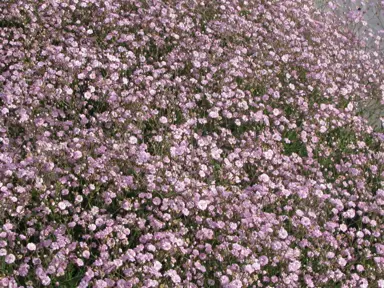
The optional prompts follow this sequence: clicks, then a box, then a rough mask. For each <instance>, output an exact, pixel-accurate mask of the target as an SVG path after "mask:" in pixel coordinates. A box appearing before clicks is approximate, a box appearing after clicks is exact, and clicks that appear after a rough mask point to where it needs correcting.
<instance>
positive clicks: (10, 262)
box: [5, 254, 16, 264]
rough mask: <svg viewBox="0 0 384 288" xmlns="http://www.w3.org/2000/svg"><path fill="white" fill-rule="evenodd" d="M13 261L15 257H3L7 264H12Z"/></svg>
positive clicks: (10, 255) (11, 255) (9, 255)
mask: <svg viewBox="0 0 384 288" xmlns="http://www.w3.org/2000/svg"><path fill="white" fill-rule="evenodd" d="M15 260H16V257H15V255H13V254H8V255H7V256H5V263H7V264H12V263H14V262H15Z"/></svg>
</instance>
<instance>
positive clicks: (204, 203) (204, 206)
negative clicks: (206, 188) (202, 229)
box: [197, 200, 209, 210]
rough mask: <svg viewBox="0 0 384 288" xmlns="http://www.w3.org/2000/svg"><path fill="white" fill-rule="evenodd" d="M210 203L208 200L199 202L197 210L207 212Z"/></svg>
mask: <svg viewBox="0 0 384 288" xmlns="http://www.w3.org/2000/svg"><path fill="white" fill-rule="evenodd" d="M208 204H209V202H208V201H207V200H200V201H199V202H197V208H199V209H200V210H205V209H207V207H208Z"/></svg>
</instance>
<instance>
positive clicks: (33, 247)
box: [27, 243, 36, 251]
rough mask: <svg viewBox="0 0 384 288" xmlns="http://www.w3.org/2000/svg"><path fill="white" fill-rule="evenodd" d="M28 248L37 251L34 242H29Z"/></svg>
mask: <svg viewBox="0 0 384 288" xmlns="http://www.w3.org/2000/svg"><path fill="white" fill-rule="evenodd" d="M27 249H28V250H29V251H35V250H36V245H35V244H34V243H28V244H27Z"/></svg>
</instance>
